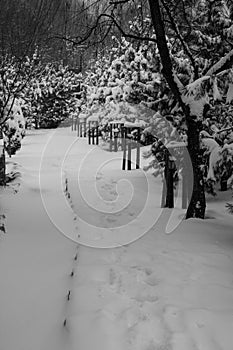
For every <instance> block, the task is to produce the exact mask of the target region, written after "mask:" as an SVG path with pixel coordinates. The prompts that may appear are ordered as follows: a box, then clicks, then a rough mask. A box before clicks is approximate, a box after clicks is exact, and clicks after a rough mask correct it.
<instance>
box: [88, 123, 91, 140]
mask: <svg viewBox="0 0 233 350" xmlns="http://www.w3.org/2000/svg"><path fill="white" fill-rule="evenodd" d="M88 144H89V145H90V144H91V123H90V122H88Z"/></svg>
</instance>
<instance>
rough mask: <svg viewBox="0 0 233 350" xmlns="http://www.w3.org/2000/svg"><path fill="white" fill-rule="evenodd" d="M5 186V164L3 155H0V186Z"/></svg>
mask: <svg viewBox="0 0 233 350" xmlns="http://www.w3.org/2000/svg"><path fill="white" fill-rule="evenodd" d="M5 184H6V163H5V153H2V154H0V186H4V185H5Z"/></svg>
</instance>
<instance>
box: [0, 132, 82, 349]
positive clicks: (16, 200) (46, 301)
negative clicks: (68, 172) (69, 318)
mask: <svg viewBox="0 0 233 350" xmlns="http://www.w3.org/2000/svg"><path fill="white" fill-rule="evenodd" d="M47 138H48V133H47V132H46V133H45V132H44V133H43V132H40V133H38V135H36V132H34V133H33V135H31V136H30V135H29V136H27V138H26V139H25V141H24V145H23V148H22V150H21V151H20V152H19V153H18V155H17V156H15V157H14V158H12V161H13V162H14V161H15V162H19V164H20V168H19V170H20V172H21V173H22V179H21V186H20V188H19V192H18V194H16V195H15V194H14V193H13V190H10V189H6V190H4V191H3V192H2V193H1V208H2V210H3V211H4V213H5V214H6V216H7V234H6V235H1V238H0V285H1V287H0V290H1V291H0V349H1V350H10V349H18V350H31V349H33V350H49V349H50V350H52V349H56V350H64V349H67V348H69V347H68V346H67V345H68V344H67V339H66V337H65V336H66V332H64V329H63V326H62V323H63V320H64V317H65V312H66V302H65V296H66V293H67V288H68V287H69V283H70V277H69V273H70V270H71V268H72V264H73V255H74V254H75V251H76V244H74V243H73V242H71V241H70V240H68V239H67V238H65V237H64V236H63V235H61V234H60V232H59V231H58V230H57V229H56V227H55V226H54V225H53V223H52V222H51V221H50V219H49V217H48V216H47V214H46V212H45V209H44V206H43V203H42V201H41V197H40V190H39V176H38V174H39V171H38V169H39V165H40V157H41V152H42V149H43V147H44V143H45V142H46V141H47ZM16 187H17V186H16ZM51 192H53V188H51ZM53 195H55V198H56V193H53ZM55 200H56V199H55Z"/></svg>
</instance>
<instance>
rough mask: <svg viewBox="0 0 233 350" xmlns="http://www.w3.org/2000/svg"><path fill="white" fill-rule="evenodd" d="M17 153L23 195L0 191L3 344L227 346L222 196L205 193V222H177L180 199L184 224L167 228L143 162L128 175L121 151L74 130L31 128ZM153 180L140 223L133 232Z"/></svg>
mask: <svg viewBox="0 0 233 350" xmlns="http://www.w3.org/2000/svg"><path fill="white" fill-rule="evenodd" d="M50 137H51V138H50ZM48 140H50V143H48V144H47V147H46V151H45V152H44V156H43V160H42V163H41V166H40V161H39V158H40V156H41V154H42V150H43V147H44V144H45V143H46V141H48ZM13 160H15V161H16V162H18V163H20V164H21V167H20V171H21V173H22V179H21V187H20V189H19V193H18V194H16V195H13V194H12V193H11V195H10V196H9V190H7V191H3V193H1V197H2V198H1V199H2V201H3V202H4V209H5V213H6V214H7V229H8V234H7V235H5V236H1V241H0V281H1V297H0V311H1V312H0V350H11V349H19V350H21V349H22V350H31V349H33V350H34V349H36V350H37V349H38V350H39V349H40V350H60V349H61V350H66V349H67V350H76V349H81V350H92V349H97V350H232V344H233V254H232V253H233V233H232V231H233V230H232V227H233V217H232V216H230V215H228V214H226V213H225V212H224V198H223V199H222V200H219V201H217V202H213V201H209V208H208V217H209V218H208V219H207V220H205V221H200V220H194V219H193V220H189V221H183V222H180V218H181V214H182V211H181V210H174V212H173V223H176V224H177V223H178V224H179V225H178V226H177V227H176V228H175V229H174V231H173V232H172V234H166V233H165V231H166V223H167V218H168V215H169V213H170V211H169V210H168V211H164V212H163V213H162V215H161V216H159V215H160V214H161V210H160V208H159V202H160V194H161V193H160V192H161V188H160V183H159V182H158V181H157V180H156V181H155V180H154V179H152V178H150V176H148V178H146V181H145V175H144V174H143V173H142V172H140V171H133V172H131V173H129V172H127V174H124V176H123V175H122V172H121V171H120V170H119V164H120V159H119V155H118V154H110V153H107V152H104V151H102V150H101V149H99V148H96V147H93V146H87V144H86V140H76V138H75V135H74V134H72V133H71V132H70V131H69V130H68V129H61V130H58V131H57V133H56V135H55V134H52V132H39V133H38V134H36V132H33V133H32V135H29V136H27V138H26V139H25V144H24V146H23V148H22V150H21V151H20V152H19V154H18V155H17V156H16V157H15V158H13ZM80 164H82V168H81V169H79V170H77V169H78V168H79V167H80ZM39 168H40V183H39V176H38V174H39ZM61 175H64V177H63V178H62V177H61ZM122 176H123V179H124V181H125V180H128V181H130V182H131V184H132V185H133V186H135V187H134V191H133V196H132V193H131V192H130V191H128V190H129V183H128V182H124V181H122ZM65 178H66V179H67V181H68V192H67V195H68V197H70V198H69V203H70V205H71V206H72V210H70V207H69V205H68V201H67V200H66V199H65V197H64V191H63V190H64V186H65V183H64V180H65ZM119 180H121V181H122V182H121V183H120V184H119V186H118V187H116V184H118V182H119ZM148 182H149V185H148ZM151 184H152V185H153V186H154V192H152V193H150V206H149V209H148V211H147V216H144V217H143V218H142V220H141V224H140V225H139V229H140V230H143V233H144V234H143V235H142V237H139V236H140V235H139V234H138V233H136V236H135V232H132V231H131V229H132V228H135V227H136V226H135V224H134V223H133V219H135V217H136V216H137V214H138V213H139V212H140V210H142V209H143V208H144V206H145V205H146V204H145V203H147V202H146V200H145V199H146V198H147V195H146V193H148V186H150V185H151ZM97 192H98V193H99V194H100V197H99V198H98V197H97V194H96V193H97ZM226 195H227V196H228V197H229V196H230V194H229V193H228V194H226ZM129 200H130V205H128V202H127V201H129ZM42 201H43V202H42ZM55 203H56V204H57V205H56V208H55V205H54V204H55ZM122 208H124V210H121V209H122ZM101 211H102V212H101ZM59 213H60V215H59ZM114 213H115V214H114ZM152 215H154V217H153V220H154V222H153V220H152V221H151V222H149V223H148V225H147V219H148V220H150V217H151V216H152ZM49 217H50V218H49ZM61 217H62V218H63V220H62V219H61ZM130 218H132V220H129V219H130ZM155 218H156V219H155ZM157 219H158V220H157ZM119 224H121V225H122V226H123V229H124V230H125V234H124V235H122V236H121V231H122V229H121V228H119ZM130 225H132V226H130ZM151 226H152V227H151ZM56 227H59V228H60V230H61V231H62V232H63V235H62V234H61V233H60V232H59V230H58V229H57V228H56ZM174 227H175V226H174ZM140 230H139V231H138V232H140ZM107 232H108V233H109V235H108V234H107ZM118 235H119V236H118ZM137 235H138V236H137ZM65 236H67V237H69V238H72V239H73V240H74V241H75V242H73V241H72V240H70V239H67V238H66V237H65ZM109 237H110V238H109ZM124 239H125V242H124V243H125V244H124V246H119V245H120V243H121V242H122V240H124ZM134 240H135V242H133V243H131V241H134ZM127 242H128V243H127ZM80 243H82V244H84V245H82V244H80ZM88 243H89V245H91V246H92V247H88V246H87V245H88ZM107 245H109V246H111V245H112V246H114V245H115V246H117V245H118V247H116V248H111V249H106V248H103V247H107ZM94 246H95V247H98V248H94ZM101 246H102V248H101ZM70 274H71V275H70ZM67 295H69V298H68V299H69V300H67ZM64 319H66V327H63V326H62V323H63V321H64Z"/></svg>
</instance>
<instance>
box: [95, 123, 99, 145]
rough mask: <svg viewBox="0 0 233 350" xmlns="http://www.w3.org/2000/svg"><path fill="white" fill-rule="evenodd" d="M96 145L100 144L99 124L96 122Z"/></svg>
mask: <svg viewBox="0 0 233 350" xmlns="http://www.w3.org/2000/svg"><path fill="white" fill-rule="evenodd" d="M95 129H96V144H97V145H98V144H99V125H98V122H96V128H95Z"/></svg>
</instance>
